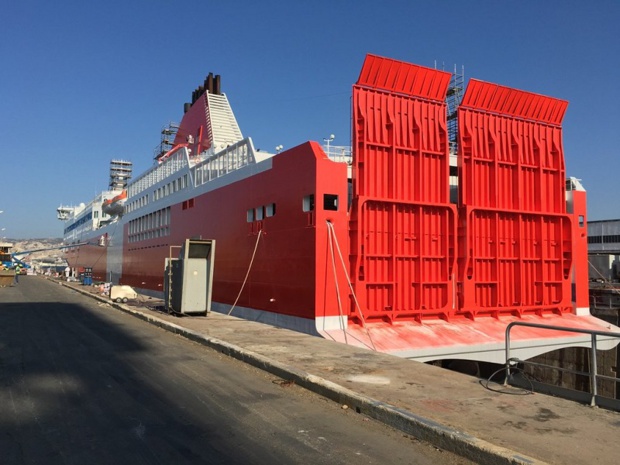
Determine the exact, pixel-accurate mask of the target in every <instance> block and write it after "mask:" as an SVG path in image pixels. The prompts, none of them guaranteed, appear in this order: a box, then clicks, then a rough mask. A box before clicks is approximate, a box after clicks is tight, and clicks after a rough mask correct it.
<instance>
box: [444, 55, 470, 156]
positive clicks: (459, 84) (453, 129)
mask: <svg viewBox="0 0 620 465" xmlns="http://www.w3.org/2000/svg"><path fill="white" fill-rule="evenodd" d="M464 84H465V66H461V72H460V74H459V73H458V71H457V67H456V65H454V73H452V77H451V78H450V85H449V87H448V94H447V95H446V105H447V107H448V141H449V143H450V154H451V155H456V153H457V150H458V134H457V132H458V122H457V120H456V114H457V109H458V106H459V105H460V104H461V100H463V92H464Z"/></svg>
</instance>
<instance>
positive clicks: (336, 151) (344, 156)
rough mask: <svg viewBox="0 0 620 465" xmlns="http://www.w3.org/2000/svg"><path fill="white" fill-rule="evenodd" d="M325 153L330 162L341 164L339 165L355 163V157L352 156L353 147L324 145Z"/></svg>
mask: <svg viewBox="0 0 620 465" xmlns="http://www.w3.org/2000/svg"><path fill="white" fill-rule="evenodd" d="M323 151H324V152H325V154H326V155H327V156H328V157H329V159H330V160H333V161H336V162H339V163H348V164H351V163H352V162H353V157H352V155H351V147H349V146H345V145H331V144H330V145H324V146H323Z"/></svg>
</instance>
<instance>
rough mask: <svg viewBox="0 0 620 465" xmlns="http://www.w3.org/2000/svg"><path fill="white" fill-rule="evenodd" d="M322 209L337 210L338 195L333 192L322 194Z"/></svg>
mask: <svg viewBox="0 0 620 465" xmlns="http://www.w3.org/2000/svg"><path fill="white" fill-rule="evenodd" d="M323 210H331V211H336V210H338V196H337V195H334V194H323Z"/></svg>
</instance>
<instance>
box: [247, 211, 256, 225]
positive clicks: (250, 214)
mask: <svg viewBox="0 0 620 465" xmlns="http://www.w3.org/2000/svg"><path fill="white" fill-rule="evenodd" d="M247 221H248V223H251V222H252V221H254V209H253V208H250V209H249V210H248V212H247Z"/></svg>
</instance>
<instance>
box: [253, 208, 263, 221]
mask: <svg viewBox="0 0 620 465" xmlns="http://www.w3.org/2000/svg"><path fill="white" fill-rule="evenodd" d="M264 216H265V215H264V210H263V207H257V208H256V217H255V218H256V221H261V220H262V219H263V218H264Z"/></svg>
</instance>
